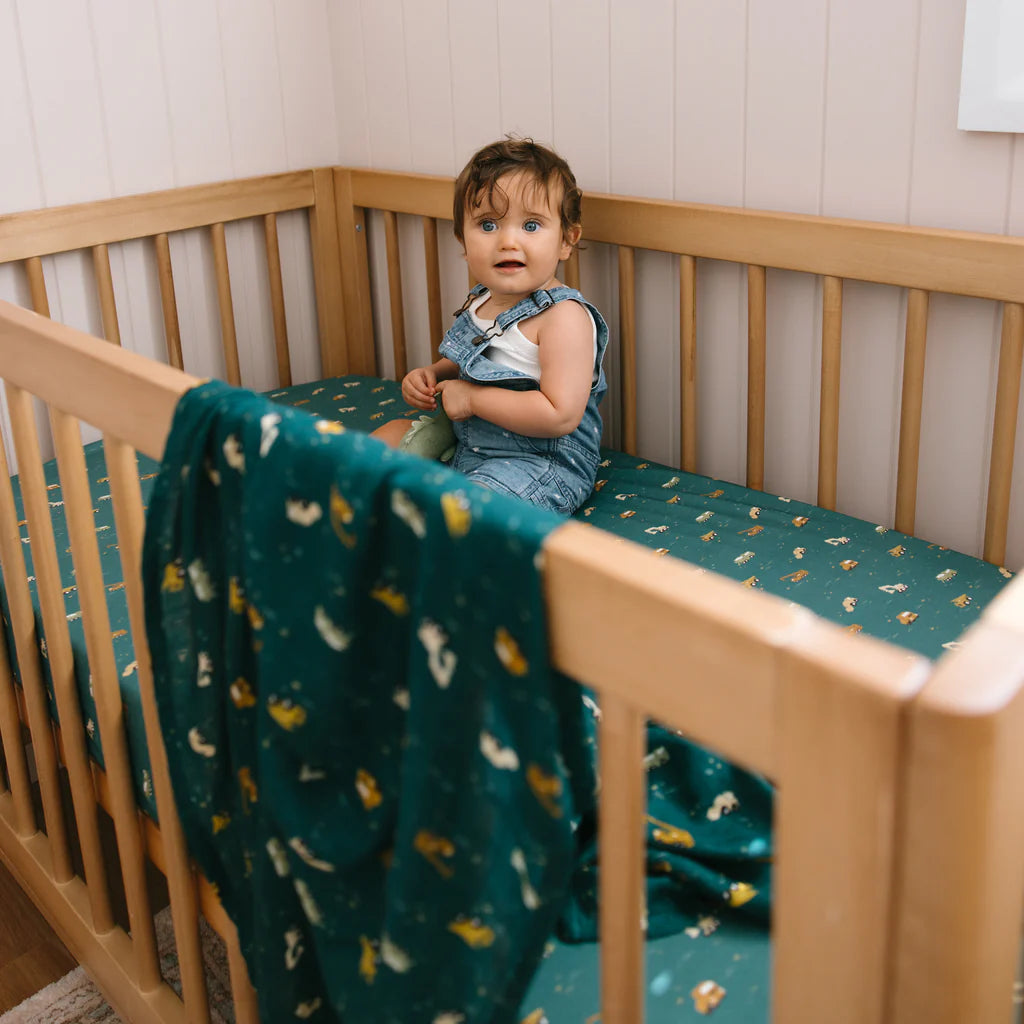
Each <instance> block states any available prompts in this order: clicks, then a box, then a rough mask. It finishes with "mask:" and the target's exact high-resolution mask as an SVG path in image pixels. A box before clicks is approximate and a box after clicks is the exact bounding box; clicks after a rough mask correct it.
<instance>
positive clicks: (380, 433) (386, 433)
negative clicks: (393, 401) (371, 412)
mask: <svg viewBox="0 0 1024 1024" xmlns="http://www.w3.org/2000/svg"><path fill="white" fill-rule="evenodd" d="M411 426H412V423H411V422H410V421H409V420H388V422H387V423H385V424H383V425H382V426H380V427H378V428H377V429H376V430H374V431H372V432H371V433H370V436H371V437H376V438H378V439H380V440H381V441H383V442H384V443H385V444H389V445H391V447H392V448H397V447H398V446H399V445H400V444H401V443H402V438H403V437H405V435H406V432H407V431H408V430H409V428H410V427H411Z"/></svg>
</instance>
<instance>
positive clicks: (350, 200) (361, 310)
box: [334, 167, 377, 375]
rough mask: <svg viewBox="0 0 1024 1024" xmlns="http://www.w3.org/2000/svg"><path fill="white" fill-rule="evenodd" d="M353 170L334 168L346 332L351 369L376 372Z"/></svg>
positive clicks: (362, 220)
mask: <svg viewBox="0 0 1024 1024" xmlns="http://www.w3.org/2000/svg"><path fill="white" fill-rule="evenodd" d="M354 193H355V189H354V182H353V172H352V171H351V170H350V169H349V168H347V167H335V168H334V197H335V207H336V216H337V237H338V244H339V247H340V251H341V288H342V292H343V294H344V302H345V332H346V337H347V339H348V364H349V365H348V369H349V372H350V373H366V374H371V375H372V374H376V373H377V354H376V350H375V348H374V339H373V316H372V311H371V310H372V307H371V300H370V262H369V254H368V252H367V245H366V235H367V224H366V212H365V210H364V209H363V208H362V207H360V206H357V205H356V202H355V194H354Z"/></svg>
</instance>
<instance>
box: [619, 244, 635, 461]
mask: <svg viewBox="0 0 1024 1024" xmlns="http://www.w3.org/2000/svg"><path fill="white" fill-rule="evenodd" d="M618 250H619V377H620V380H621V388H622V448H623V451H625V452H626V453H627V454H629V455H636V259H635V253H634V250H633V249H631V248H630V247H629V246H626V245H620V246H619V247H618Z"/></svg>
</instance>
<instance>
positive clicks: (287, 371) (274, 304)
mask: <svg viewBox="0 0 1024 1024" xmlns="http://www.w3.org/2000/svg"><path fill="white" fill-rule="evenodd" d="M263 236H264V238H265V239H266V243H267V277H268V280H269V283H270V307H271V309H272V311H273V314H274V345H275V347H276V349H277V386H278V387H281V388H286V387H290V386H291V383H292V364H291V357H290V355H289V353H288V321H287V320H286V319H285V315H284V284H283V282H282V280H281V247H280V246H279V245H278V241H277V214H276V213H268V214H267V215H266V216H265V217H264V218H263Z"/></svg>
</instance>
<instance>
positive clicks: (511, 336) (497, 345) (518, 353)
mask: <svg viewBox="0 0 1024 1024" xmlns="http://www.w3.org/2000/svg"><path fill="white" fill-rule="evenodd" d="M488 298H490V292H484V293H483V295H480V296H478V297H477V298H476V299H474V300H473V302H472V303H471V304H470V307H469V313H470V316H471V317H472V318H473V323H474V324H475V325H476V326H477V327H478V328H479V329H480V333H481V334H485V333H486V332H487V331H488V330H490V328H492V327H493V326H494V321H493V320H482V319H481V318H480V317H478V316H477V315H476V311H477V310H478V309H479V308H480V307H481V306H482V305H483V304H484V303H485V302H486V301H487V299H488ZM583 308H584V309H586V310H587V316H588V317H590V326H591V329H592V331H593V335H594V362H595V364H596V363H597V324H596V323H594V318H593V316H591V313H590V310H589V309H587V307H586V306H584V307H583ZM484 354H485V355H486V356H487V358H488V359H493V360H494V361H495V362H496V363H501V364H502V366H510V367H511V368H512V369H513V370H518V371H519V372H520V373H523V374H526V376H527V377H532V378H533V379H534V380H540V347H539V346H538V345H536V344H535V343H534V342H532V341H530V339H529V338H527V337H526V335H525V334H523V332H522V331H521V330H519V324H518V323H516V324H513V325H512V326H511V327H508V328H506V329H505V331H504V332H503V333H502V334H499V335H497V336H495V337H494V338H492V339H491V342H490V344H489V345H487V347H486V348H485V349H484ZM597 374H598V370H597V366H596V365H595V366H594V380H597Z"/></svg>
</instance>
